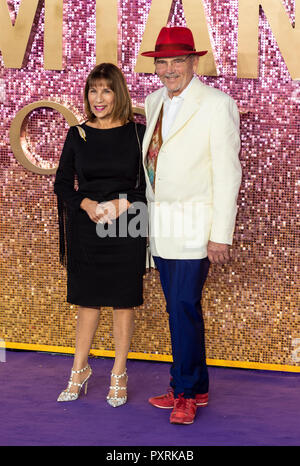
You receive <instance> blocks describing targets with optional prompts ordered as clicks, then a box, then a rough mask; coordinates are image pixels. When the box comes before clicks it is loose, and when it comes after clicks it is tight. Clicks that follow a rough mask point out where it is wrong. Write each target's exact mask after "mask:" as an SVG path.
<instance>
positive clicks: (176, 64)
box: [154, 55, 193, 69]
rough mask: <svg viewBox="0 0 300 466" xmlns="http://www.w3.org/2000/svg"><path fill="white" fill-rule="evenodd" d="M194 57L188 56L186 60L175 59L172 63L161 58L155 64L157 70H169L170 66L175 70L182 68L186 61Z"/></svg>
mask: <svg viewBox="0 0 300 466" xmlns="http://www.w3.org/2000/svg"><path fill="white" fill-rule="evenodd" d="M192 56H193V55H187V56H186V57H185V58H182V57H180V58H174V60H171V61H170V62H167V61H166V60H164V59H161V58H157V59H156V60H155V62H154V63H155V66H156V68H158V69H163V68H167V67H168V65H169V64H170V65H171V66H172V67H173V68H180V67H181V66H182V65H183V64H184V63H185V62H186V60H187V59H188V58H190V57H192Z"/></svg>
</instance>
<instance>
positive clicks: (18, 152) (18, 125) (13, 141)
mask: <svg viewBox="0 0 300 466" xmlns="http://www.w3.org/2000/svg"><path fill="white" fill-rule="evenodd" d="M42 107H50V108H53V109H54V110H56V111H57V112H59V113H61V114H62V115H63V116H64V118H65V119H66V121H67V122H68V124H69V125H70V126H72V125H78V124H79V121H78V120H77V118H76V116H75V115H74V113H73V112H72V111H71V110H70V109H68V108H67V107H65V106H64V105H62V104H59V103H56V102H50V101H48V100H40V101H38V102H33V103H32V104H28V105H26V106H25V107H23V108H22V109H21V110H19V111H18V113H17V114H16V116H15V118H14V119H13V120H12V123H11V125H10V132H9V139H10V146H11V150H12V151H13V153H14V156H15V157H16V159H17V160H18V162H20V164H21V165H23V167H24V168H26V169H27V170H29V171H31V172H33V173H38V174H40V175H52V174H54V173H55V172H56V168H41V167H39V166H37V165H35V164H34V163H32V162H31V161H30V160H29V158H28V157H27V155H26V144H25V137H26V125H27V120H28V116H29V114H30V113H31V112H32V111H33V110H35V109H37V108H42Z"/></svg>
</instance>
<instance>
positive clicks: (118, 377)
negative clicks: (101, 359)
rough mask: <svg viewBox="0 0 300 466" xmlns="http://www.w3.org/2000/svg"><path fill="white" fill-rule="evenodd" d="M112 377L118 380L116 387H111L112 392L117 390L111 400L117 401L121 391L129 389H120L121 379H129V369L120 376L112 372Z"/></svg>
mask: <svg viewBox="0 0 300 466" xmlns="http://www.w3.org/2000/svg"><path fill="white" fill-rule="evenodd" d="M111 376H112V377H114V378H115V379H116V385H115V386H114V387H113V386H112V385H111V386H110V387H109V388H110V390H115V396H114V397H111V398H112V399H116V398H118V394H119V390H127V387H119V379H120V378H121V377H125V376H126V377H127V378H128V376H127V369H125V372H123V374H120V375H116V374H114V373H113V372H111Z"/></svg>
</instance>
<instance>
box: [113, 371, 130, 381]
mask: <svg viewBox="0 0 300 466" xmlns="http://www.w3.org/2000/svg"><path fill="white" fill-rule="evenodd" d="M125 375H127V369H125V372H123V374H120V375H117V374H114V373H113V372H111V376H112V377H115V378H116V379H117V381H118V379H120V378H121V377H124V376H125Z"/></svg>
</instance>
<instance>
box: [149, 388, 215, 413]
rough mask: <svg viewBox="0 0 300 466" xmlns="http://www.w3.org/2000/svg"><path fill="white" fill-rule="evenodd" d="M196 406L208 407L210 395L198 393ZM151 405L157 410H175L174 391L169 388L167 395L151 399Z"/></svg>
mask: <svg viewBox="0 0 300 466" xmlns="http://www.w3.org/2000/svg"><path fill="white" fill-rule="evenodd" d="M195 399H196V406H207V404H208V393H203V394H202V393H197V394H196V396H195ZM149 403H150V404H151V405H152V406H155V407H156V408H161V409H173V408H174V390H173V388H171V387H170V388H169V389H168V392H167V393H166V394H165V395H160V396H154V397H152V398H149Z"/></svg>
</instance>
